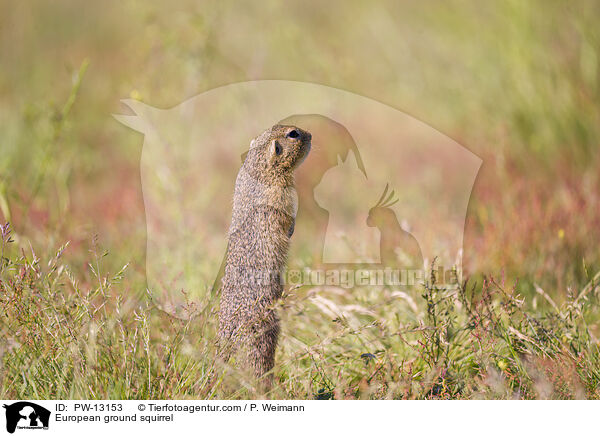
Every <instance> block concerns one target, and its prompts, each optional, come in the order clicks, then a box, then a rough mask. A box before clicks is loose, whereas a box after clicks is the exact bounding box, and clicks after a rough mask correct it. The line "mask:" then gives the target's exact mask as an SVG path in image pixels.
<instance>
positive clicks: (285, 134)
mask: <svg viewBox="0 0 600 436" xmlns="http://www.w3.org/2000/svg"><path fill="white" fill-rule="evenodd" d="M311 139H312V135H311V134H310V133H308V132H307V131H306V130H302V129H300V128H299V127H296V126H283V125H281V124H276V125H274V126H273V127H271V128H270V129H267V130H265V131H264V132H263V133H261V134H260V135H259V136H257V137H256V138H255V139H253V140H252V142H251V143H250V149H249V150H248V155H247V156H246V159H245V161H244V168H245V169H246V170H247V171H249V172H250V173H251V174H252V175H253V176H256V177H258V178H260V179H261V180H263V181H264V180H270V181H273V182H277V181H278V180H281V181H282V182H289V180H291V176H292V173H293V171H294V169H295V168H297V167H298V165H300V164H301V163H302V161H303V160H304V159H305V158H306V156H307V155H308V152H309V151H310V146H311V142H310V141H311Z"/></svg>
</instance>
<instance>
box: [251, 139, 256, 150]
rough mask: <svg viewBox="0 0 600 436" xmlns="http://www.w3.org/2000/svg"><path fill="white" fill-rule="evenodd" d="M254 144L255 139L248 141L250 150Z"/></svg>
mask: <svg viewBox="0 0 600 436" xmlns="http://www.w3.org/2000/svg"><path fill="white" fill-rule="evenodd" d="M255 142H256V139H253V140H252V141H250V148H254V143H255Z"/></svg>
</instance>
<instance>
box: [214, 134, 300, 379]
mask: <svg viewBox="0 0 600 436" xmlns="http://www.w3.org/2000/svg"><path fill="white" fill-rule="evenodd" d="M310 147H311V134H310V133H308V132H306V131H304V130H302V129H299V128H298V127H295V126H283V125H275V126H273V127H271V128H270V129H267V130H266V131H264V132H263V133H262V134H261V135H259V136H258V137H257V138H255V139H254V140H253V141H252V142H251V144H250V149H249V150H248V154H247V155H246V158H245V160H244V163H243V164H242V167H241V169H240V171H239V173H238V176H237V179H236V183H235V192H234V196H233V213H232V219H231V226H230V227H229V242H228V248H227V255H226V261H225V272H224V275H223V280H222V286H221V302H220V306H221V307H220V311H219V341H220V346H221V355H222V357H223V358H225V359H227V358H229V357H230V356H231V355H232V354H236V355H237V356H239V358H240V359H241V361H240V363H241V364H242V365H243V366H246V367H248V368H249V369H252V370H253V372H254V374H255V375H256V376H257V377H262V376H263V375H264V374H265V373H267V372H268V371H270V370H271V369H272V368H273V365H274V360H275V347H276V346H277V339H278V336H279V319H278V317H277V314H276V311H275V308H274V307H273V305H274V303H275V302H276V301H277V299H278V298H279V297H281V293H282V290H283V285H282V282H281V273H282V270H283V268H284V267H285V264H286V260H287V254H288V248H289V243H290V238H291V236H292V233H293V232H294V223H295V219H296V212H297V209H298V200H297V196H296V192H295V189H294V170H295V169H296V168H297V167H298V166H299V165H300V164H301V163H302V161H303V160H304V159H305V158H306V156H307V155H308V153H309V151H310ZM269 383H270V379H269V380H267V384H269Z"/></svg>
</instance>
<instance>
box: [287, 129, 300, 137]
mask: <svg viewBox="0 0 600 436" xmlns="http://www.w3.org/2000/svg"><path fill="white" fill-rule="evenodd" d="M298 136H300V133H298V131H297V130H291V131H290V132H288V134H287V137H288V138H297V137H298Z"/></svg>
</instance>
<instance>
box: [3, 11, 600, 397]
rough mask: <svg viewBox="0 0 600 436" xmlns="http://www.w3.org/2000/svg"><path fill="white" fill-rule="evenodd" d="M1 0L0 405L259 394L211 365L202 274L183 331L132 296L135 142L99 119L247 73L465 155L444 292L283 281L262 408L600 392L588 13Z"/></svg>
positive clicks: (430, 287) (592, 28)
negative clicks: (456, 275) (315, 94)
mask: <svg viewBox="0 0 600 436" xmlns="http://www.w3.org/2000/svg"><path fill="white" fill-rule="evenodd" d="M0 4H1V10H2V11H3V13H2V14H0V223H1V224H2V241H1V260H2V261H1V263H0V308H1V309H0V397H1V398H7V399H10V398H14V399H16V398H40V399H54V398H74V399H83V398H89V399H103V398H128V399H143V398H188V399H191V398H197V399H229V398H248V397H255V396H257V395H259V394H258V392H256V391H255V389H254V387H253V384H252V382H251V380H249V379H247V378H246V377H245V376H244V374H242V373H239V374H238V373H237V372H236V371H235V369H234V368H229V367H223V366H222V365H220V364H219V363H217V362H216V361H215V358H214V356H215V337H216V330H215V329H216V325H215V319H216V313H217V310H218V304H217V303H218V299H217V298H216V297H215V295H213V294H212V293H211V292H209V291H208V290H209V289H210V287H211V286H212V283H206V284H205V287H204V289H205V291H206V292H201V293H200V294H199V295H198V294H194V295H193V297H192V296H190V295H187V294H186V293H185V292H184V293H183V294H182V298H183V299H184V300H186V301H187V304H186V305H185V308H184V311H185V312H186V313H187V314H188V315H189V316H187V317H183V318H173V317H171V316H169V315H168V314H167V313H165V312H164V311H162V310H161V309H160V308H159V307H158V305H157V302H156V301H155V296H154V295H152V293H149V292H147V289H146V287H147V286H146V276H145V259H146V256H147V253H146V217H145V214H144V203H143V198H142V187H141V183H140V154H141V149H142V138H141V135H139V134H137V133H135V132H133V131H131V130H129V129H127V128H125V127H124V126H122V125H120V124H119V123H118V122H116V121H115V120H114V119H113V118H112V117H111V114H113V113H123V107H122V105H121V104H120V102H119V101H120V99H122V98H131V99H134V100H141V101H144V102H146V103H149V104H152V105H153V106H157V107H163V108H168V107H172V106H174V105H176V104H178V103H179V102H181V101H183V100H185V99H186V98H189V97H191V96H193V95H196V94H198V93H201V92H203V91H206V90H209V89H213V88H215V87H218V86H221V85H225V84H229V83H235V82H242V81H249V80H258V79H286V80H298V81H305V82H313V83H319V84H324V85H328V86H331V87H335V88H340V89H345V90H348V91H351V92H353V93H356V94H359V95H364V96H368V97H370V98H372V99H375V100H378V101H381V102H382V103H385V104H387V105H390V106H392V107H395V108H397V109H399V110H402V111H404V112H406V113H408V114H410V115H412V116H414V117H415V118H417V119H419V120H422V121H424V122H425V123H427V124H428V125H430V126H432V127H434V128H435V129H437V130H439V131H440V132H443V133H444V134H446V135H448V136H449V137H451V138H453V139H455V140H456V141H457V142H459V143H460V144H462V145H463V146H465V147H467V148H468V149H469V150H471V151H472V152H474V153H475V154H477V155H478V156H479V157H481V159H482V160H483V165H482V167H481V170H480V172H479V174H478V177H477V180H476V182H475V186H474V188H473V193H472V195H471V199H470V202H469V206H468V212H467V220H466V224H465V237H464V243H463V247H464V255H463V271H462V275H463V279H464V282H462V283H461V286H459V287H458V288H452V289H451V288H447V287H445V286H443V285H441V284H440V283H437V282H436V280H435V277H433V276H431V277H428V278H427V280H425V282H424V283H423V284H422V285H421V286H418V287H415V288H414V289H412V288H411V289H408V290H407V289H405V290H397V289H393V288H385V289H380V288H373V289H370V288H367V289H365V290H363V291H361V292H354V293H353V292H348V291H347V290H343V289H339V288H335V287H333V288H331V287H330V288H324V287H311V286H300V287H291V288H290V289H288V290H286V292H285V296H284V298H283V299H282V301H281V304H280V306H281V307H280V315H281V318H282V324H283V332H282V337H281V340H280V346H279V349H278V352H277V358H276V359H277V364H276V367H275V370H274V373H275V380H276V382H275V384H274V386H273V389H272V391H271V392H269V393H267V394H266V395H267V397H269V398H285V399H292V398H293V399H355V398H356V399H388V398H393V399H425V398H436V399H533V398H536V399H549V398H561V399H563V398H564V399H579V398H588V399H597V398H598V397H599V396H600V386H599V383H600V361H599V358H600V357H599V354H598V339H597V337H598V334H600V331H599V330H600V306H599V305H598V290H599V285H598V281H599V280H600V274H599V273H600V251H599V250H598V241H600V189H599V188H600V172H599V171H598V168H599V167H600V156H599V153H598V149H599V147H598V146H599V140H600V104H599V102H600V98H599V97H600V89H599V86H600V85H599V68H598V66H599V59H598V55H599V52H600V51H599V50H600V32H599V31H598V28H597V25H596V24H597V21H598V17H599V16H600V5H598V4H597V3H596V2H593V1H586V0H578V1H574V2H569V3H565V2H559V1H555V0H551V1H541V0H539V1H538V0H536V1H530V2H518V1H506V2H495V3H487V4H485V5H484V4H481V3H479V2H474V1H465V0H452V1H445V2H441V1H434V2H428V3H427V4H415V3H413V2H398V3H393V2H389V3H388V2H384V3H381V4H379V5H377V6H373V5H370V6H369V5H367V4H362V3H358V2H356V3H355V2H341V1H333V2H328V8H327V10H325V9H323V8H322V7H320V6H317V5H314V6H313V7H307V6H306V5H305V3H304V2H300V1H297V2H296V1H294V2H289V3H286V4H285V5H283V4H280V3H278V2H274V1H269V2H261V3H256V4H247V5H244V6H241V5H239V4H234V3H230V2H220V3H219V4H218V5H217V4H209V3H208V2H191V1H184V2H182V3H181V5H180V7H179V8H177V9H175V8H171V7H168V5H167V4H166V3H162V2H157V3H152V4H146V3H142V2H136V1H126V2H103V3H102V4H101V5H100V4H86V5H85V7H82V6H81V5H80V4H79V3H77V2H74V1H59V2H52V3H47V2H42V1H40V2H31V3H24V2H21V3H15V2H12V3H9V2H4V1H2V2H1V3H0ZM257 29H258V30H257ZM223 202H225V203H228V202H230V199H229V198H224V199H223ZM294 236H295V237H300V236H299V235H298V234H296V235H294ZM300 261H302V259H300ZM201 267H202V266H201ZM390 308H393V309H392V310H390ZM231 374H233V375H234V376H233V377H231Z"/></svg>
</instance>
